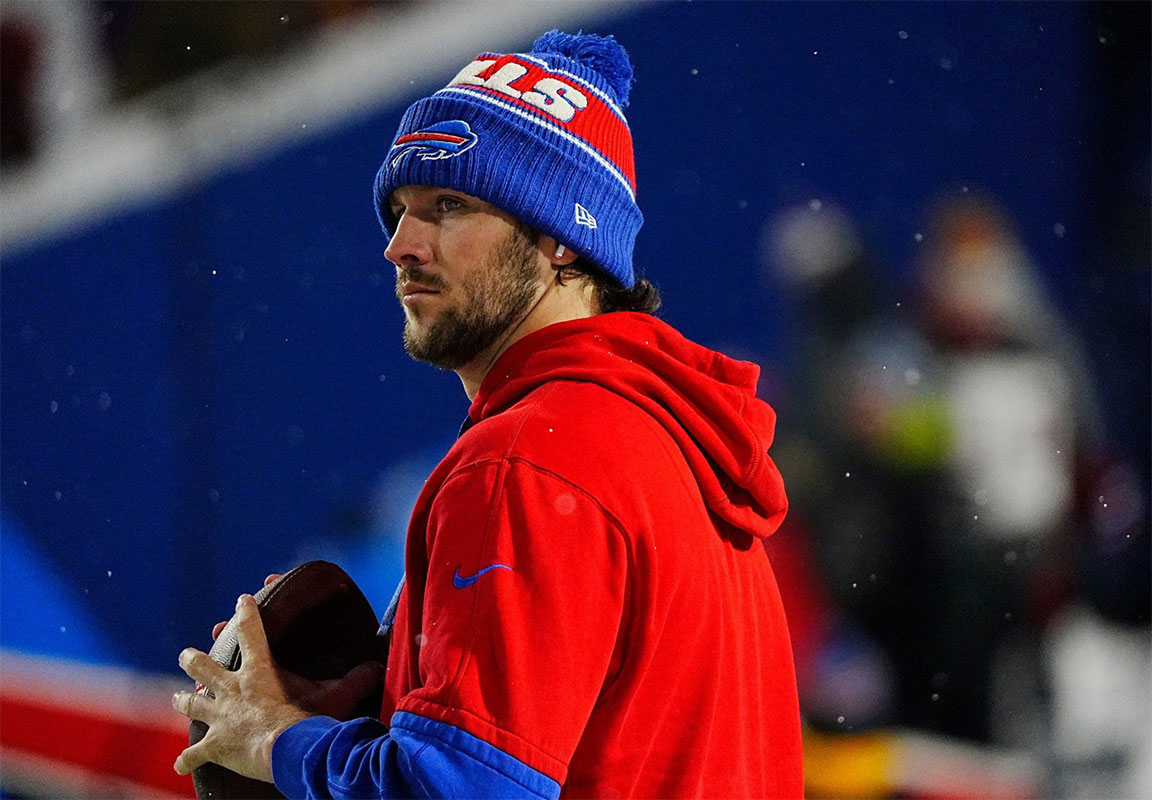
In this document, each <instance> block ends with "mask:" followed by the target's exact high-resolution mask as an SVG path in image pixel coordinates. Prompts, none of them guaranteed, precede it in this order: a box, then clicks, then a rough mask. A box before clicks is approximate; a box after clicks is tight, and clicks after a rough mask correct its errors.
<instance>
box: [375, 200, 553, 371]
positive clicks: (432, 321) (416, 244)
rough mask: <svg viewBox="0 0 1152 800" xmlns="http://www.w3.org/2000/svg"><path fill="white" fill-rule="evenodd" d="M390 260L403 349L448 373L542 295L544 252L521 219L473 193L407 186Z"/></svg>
mask: <svg viewBox="0 0 1152 800" xmlns="http://www.w3.org/2000/svg"><path fill="white" fill-rule="evenodd" d="M389 203H390V206H391V208H392V213H393V214H395V215H396V216H397V218H398V219H399V220H400V221H399V224H398V225H397V227H396V233H395V235H394V236H393V237H392V241H391V243H389V245H388V249H387V250H386V251H385V252H384V255H385V257H386V258H387V259H388V260H389V261H391V262H392V263H393V264H395V265H396V296H397V298H399V300H400V303H401V305H402V306H403V308H404V316H405V322H404V349H405V350H407V351H408V354H409V355H410V356H412V357H413V358H415V359H417V360H419V361H425V362H427V363H429V364H432V365H433V366H436V367H439V368H441V369H450V370H451V369H457V368H459V367H461V366H464V365H465V364H468V363H470V362H471V361H472V360H473V359H475V358H476V357H477V356H478V355H480V354H481V353H483V352H484V351H485V350H487V349H488V348H489V347H491V346H492V345H493V344H494V343H495V342H496V341H498V340H499V339H500V337H501V335H502V334H503V333H504V332H505V331H507V330H509V329H510V328H511V327H512V326H513V325H514V324H515V323H517V322H519V320H520V319H521V317H522V316H523V315H524V313H525V312H526V311H527V310H528V307H529V305H530V304H531V303H532V300H533V298H534V297H535V294H536V288H537V284H538V282H539V269H540V268H539V265H538V257H539V251H538V249H537V247H536V242H535V241H532V240H531V239H529V238H528V236H527V235H526V233H525V232H524V230H523V228H522V227H521V226H520V225H519V223H518V222H517V221H516V220H515V218H513V217H511V216H509V215H508V214H506V213H504V212H503V211H501V210H500V209H498V208H496V207H495V206H493V205H492V204H490V203H486V202H484V201H483V200H480V199H479V198H476V197H473V196H472V195H468V194H464V193H463V192H457V191H455V190H451V189H440V188H436V187H432V186H403V187H401V188H399V189H397V190H396V191H395V192H393V193H392V196H391V197H390V198H389Z"/></svg>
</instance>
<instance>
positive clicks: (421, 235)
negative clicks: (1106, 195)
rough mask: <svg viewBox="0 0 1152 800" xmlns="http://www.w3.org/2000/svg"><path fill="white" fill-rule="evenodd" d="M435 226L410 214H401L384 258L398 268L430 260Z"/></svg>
mask: <svg viewBox="0 0 1152 800" xmlns="http://www.w3.org/2000/svg"><path fill="white" fill-rule="evenodd" d="M434 227H435V226H433V225H431V224H429V222H427V221H425V220H422V219H420V218H419V217H417V216H415V215H412V214H401V215H400V221H399V222H398V223H397V224H396V232H395V233H393V234H392V241H390V242H389V243H388V247H387V248H385V250H384V257H385V258H386V259H388V260H389V261H391V262H392V263H393V264H395V265H396V266H398V267H402V266H409V265H417V266H419V265H423V264H427V263H428V262H430V261H431V260H432V246H433V242H432V236H433V228H434Z"/></svg>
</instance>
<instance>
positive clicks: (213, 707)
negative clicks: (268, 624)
mask: <svg viewBox="0 0 1152 800" xmlns="http://www.w3.org/2000/svg"><path fill="white" fill-rule="evenodd" d="M235 619H236V634H237V640H238V641H239V644H240V654H241V665H240V669H239V670H238V671H236V672H231V671H229V670H227V669H225V668H224V667H222V666H220V665H219V664H217V663H216V662H215V661H213V660H212V658H211V657H210V656H209V655H208V654H207V653H204V652H202V651H200V650H196V649H194V648H191V647H190V648H188V649H187V650H185V651H184V652H182V653H181V654H180V666H181V668H182V669H183V670H184V671H185V672H187V673H188V675H189V677H191V678H192V679H193V680H195V681H197V682H199V683H201V684H203V685H204V686H206V687H207V688H208V689H211V690H212V692H213V694H215V698H212V697H209V696H208V695H206V694H200V693H198V692H177V693H176V694H175V695H173V697H172V705H173V706H174V707H175V708H176V710H177V711H179V712H180V713H181V714H184V715H185V716H188V717H191V718H192V719H198V720H201V721H202V722H205V723H207V724H208V726H209V729H208V734H207V735H206V736H205V737H204V738H203V739H201V740H200V741H199V742H197V743H196V744H194V745H192V746H191V747H189V748H187V749H186V750H184V752H183V753H181V754H180V757H179V758H177V759H176V763H175V765H174V767H175V769H176V771H177V772H178V773H180V774H181V775H187V774H189V773H191V772H192V770H194V769H196V768H197V767H199V766H200V765H201V764H204V763H205V762H208V761H212V762H215V763H217V764H220V765H221V766H223V767H226V768H228V769H230V770H232V771H233V772H238V773H240V774H241V775H245V776H247V777H249V778H255V779H257V780H261V781H266V782H269V783H271V782H272V744H273V742H275V741H276V737H277V736H279V735H280V733H281V732H282V731H284V730H285V729H286V728H288V727H289V726H291V725H293V724H295V723H297V722H299V721H300V720H302V719H306V718H307V717H308V716H309V714H308V713H307V712H305V711H304V710H303V709H301V708H300V707H298V706H296V705H295V704H293V703H292V702H291V700H289V697H288V694H287V691H286V690H285V685H284V682H283V681H282V680H281V671H280V670H279V669H278V668H277V666H276V663H275V662H274V661H273V660H272V654H271V652H270V650H269V649H268V638H267V636H266V635H265V633H264V623H263V622H262V621H261V619H260V612H259V610H258V609H257V607H256V600H255V598H253V597H252V595H248V594H245V595H241V596H240V599H239V601H237V603H236V618H235Z"/></svg>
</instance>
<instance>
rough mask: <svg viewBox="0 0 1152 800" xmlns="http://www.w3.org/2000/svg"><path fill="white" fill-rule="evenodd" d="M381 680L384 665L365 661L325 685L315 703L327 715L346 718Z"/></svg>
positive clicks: (374, 689) (377, 686)
mask: <svg viewBox="0 0 1152 800" xmlns="http://www.w3.org/2000/svg"><path fill="white" fill-rule="evenodd" d="M383 680H384V665H383V664H380V663H379V662H377V661H368V662H365V663H363V664H360V665H359V666H356V667H353V668H352V669H351V670H350V671H349V672H348V674H347V675H345V676H344V677H343V678H340V679H339V680H335V681H332V682H331V683H329V684H328V685H327V686H325V687H324V689H323V690H322V691H321V693H320V697H318V698H317V700H318V701H319V702H318V703H317V705H318V706H320V707H322V708H324V709H325V710H326V713H327V714H328V715H329V716H332V717H335V718H337V719H347V718H348V717H349V716H350V715H351V713H352V711H353V709H355V708H356V706H357V705H359V703H360V701H361V700H363V699H364V698H365V697H367V696H368V695H370V694H371V693H372V692H374V691H376V690H377V689H379V688H380V684H381V683H382V682H383Z"/></svg>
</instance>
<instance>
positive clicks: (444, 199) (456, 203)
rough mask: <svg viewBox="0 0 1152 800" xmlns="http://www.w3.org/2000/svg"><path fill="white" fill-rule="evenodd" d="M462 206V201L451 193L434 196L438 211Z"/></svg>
mask: <svg viewBox="0 0 1152 800" xmlns="http://www.w3.org/2000/svg"><path fill="white" fill-rule="evenodd" d="M463 207H464V201H463V200H461V199H460V198H458V197H453V196H452V195H447V194H445V195H440V196H439V197H437V198H436V210H437V211H438V212H440V213H445V212H448V211H455V210H456V209H458V208H463Z"/></svg>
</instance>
